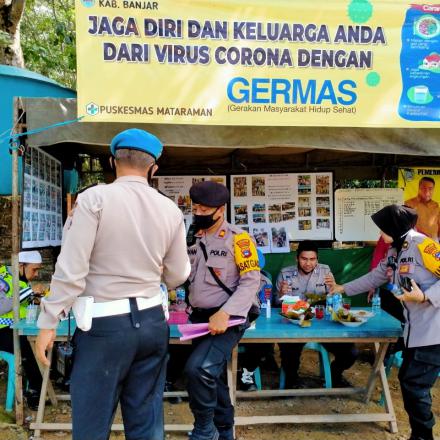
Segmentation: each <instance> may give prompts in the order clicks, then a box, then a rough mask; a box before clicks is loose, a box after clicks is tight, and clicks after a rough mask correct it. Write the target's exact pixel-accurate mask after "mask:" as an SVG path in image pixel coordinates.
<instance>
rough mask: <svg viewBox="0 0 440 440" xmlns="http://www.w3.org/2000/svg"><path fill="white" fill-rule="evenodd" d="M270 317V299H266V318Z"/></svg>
mask: <svg viewBox="0 0 440 440" xmlns="http://www.w3.org/2000/svg"><path fill="white" fill-rule="evenodd" d="M270 316H271V309H270V298H267V300H266V318H268V319H269V318H270Z"/></svg>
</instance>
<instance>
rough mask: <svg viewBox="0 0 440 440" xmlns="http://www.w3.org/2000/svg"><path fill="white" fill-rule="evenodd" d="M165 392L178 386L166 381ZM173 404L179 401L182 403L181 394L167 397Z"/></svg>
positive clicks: (174, 389)
mask: <svg viewBox="0 0 440 440" xmlns="http://www.w3.org/2000/svg"><path fill="white" fill-rule="evenodd" d="M164 391H165V392H170V391H176V388H175V387H174V385H173V384H172V383H171V382H165V388H164ZM166 399H167V401H168V402H169V403H171V405H177V404H178V403H182V398H181V397H180V396H172V397H167V398H166Z"/></svg>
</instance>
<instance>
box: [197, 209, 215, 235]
mask: <svg viewBox="0 0 440 440" xmlns="http://www.w3.org/2000/svg"><path fill="white" fill-rule="evenodd" d="M217 211H218V208H217V209H216V210H215V211H214V212H213V213H212V214H208V215H197V214H194V215H193V225H194V226H195V229H196V231H200V230H201V229H209V228H211V227H212V226H214V225H215V223H216V222H217V220H218V219H215V220H214V214H215V213H216V212H217Z"/></svg>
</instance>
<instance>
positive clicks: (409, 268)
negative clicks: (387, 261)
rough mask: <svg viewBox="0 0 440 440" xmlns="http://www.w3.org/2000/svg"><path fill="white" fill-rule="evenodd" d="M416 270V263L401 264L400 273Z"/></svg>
mask: <svg viewBox="0 0 440 440" xmlns="http://www.w3.org/2000/svg"><path fill="white" fill-rule="evenodd" d="M413 272H414V264H409V263H408V264H401V265H400V266H399V274H408V273H413Z"/></svg>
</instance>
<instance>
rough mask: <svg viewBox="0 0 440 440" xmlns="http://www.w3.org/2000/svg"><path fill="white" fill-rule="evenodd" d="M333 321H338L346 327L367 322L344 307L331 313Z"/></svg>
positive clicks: (357, 325)
mask: <svg viewBox="0 0 440 440" xmlns="http://www.w3.org/2000/svg"><path fill="white" fill-rule="evenodd" d="M332 319H333V321H337V322H340V323H341V324H342V325H345V326H346V327H359V326H360V325H362V324H365V323H366V322H367V320H366V319H364V318H360V317H358V316H356V315H354V314H353V313H352V312H351V311H349V310H346V309H343V308H341V309H339V310H338V311H337V312H334V311H333V313H332Z"/></svg>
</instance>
